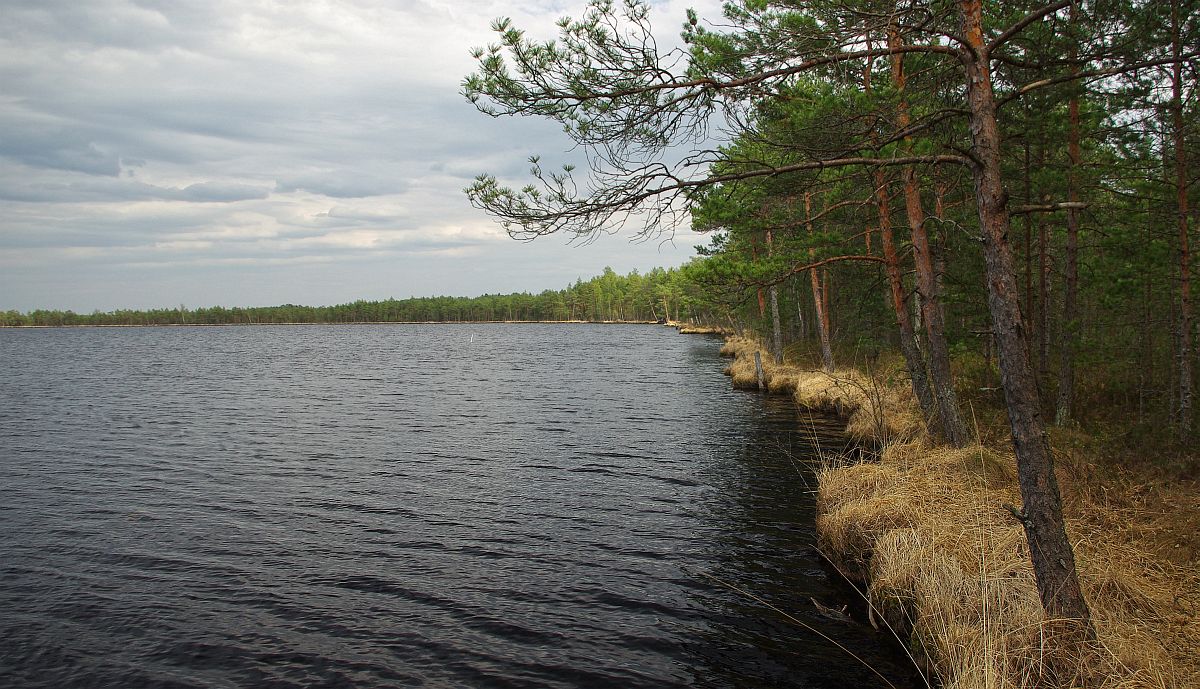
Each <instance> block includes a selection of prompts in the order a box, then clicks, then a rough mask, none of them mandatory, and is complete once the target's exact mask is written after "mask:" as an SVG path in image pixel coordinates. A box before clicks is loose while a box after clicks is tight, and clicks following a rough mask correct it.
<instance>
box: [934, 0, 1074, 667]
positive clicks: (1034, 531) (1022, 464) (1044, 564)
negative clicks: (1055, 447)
mask: <svg viewBox="0 0 1200 689" xmlns="http://www.w3.org/2000/svg"><path fill="white" fill-rule="evenodd" d="M958 6H959V11H960V17H961V20H962V34H963V41H964V45H963V46H962V52H961V53H960V57H961V59H962V62H963V66H964V67H965V70H966V75H965V76H966V87H967V105H968V108H969V126H970V130H971V142H972V149H973V151H972V152H973V154H974V155H973V159H974V163H973V165H972V175H973V177H974V182H975V200H976V204H977V206H978V211H979V224H980V229H981V230H982V232H983V250H984V260H985V264H986V275H987V286H988V290H987V291H988V310H989V311H990V312H991V316H992V329H993V331H994V332H995V338H996V345H997V350H998V353H999V358H1000V380H1001V386H1002V387H1003V389H1004V399H1005V402H1006V404H1007V407H1008V417H1009V424H1010V426H1011V428H1012V437H1013V449H1014V451H1015V453H1016V456H1017V478H1018V483H1019V484H1020V490H1021V500H1022V503H1023V507H1022V510H1021V511H1020V512H1019V513H1018V515H1019V517H1020V519H1021V522H1022V524H1023V525H1024V527H1025V535H1026V539H1027V540H1028V544H1029V556H1030V560H1031V561H1032V564H1033V572H1034V578H1035V580H1036V582H1037V587H1038V594H1039V595H1040V597H1041V601H1042V607H1043V608H1044V609H1045V612H1046V616H1047V618H1049V619H1050V620H1056V621H1057V620H1061V621H1063V623H1064V626H1063V632H1064V636H1062V637H1057V636H1054V637H1051V638H1053V639H1055V640H1056V641H1059V642H1061V643H1062V645H1059V646H1057V648H1056V649H1054V650H1056V651H1060V652H1061V651H1064V650H1067V651H1069V650H1079V649H1080V648H1081V644H1082V643H1083V642H1085V641H1087V640H1091V639H1094V638H1095V636H1096V634H1095V630H1094V628H1093V627H1092V623H1091V614H1090V612H1089V610H1088V606H1087V602H1086V601H1085V600H1084V597H1083V590H1082V588H1080V585H1079V577H1078V574H1077V573H1076V570H1075V555H1074V552H1073V551H1072V549H1071V542H1070V540H1068V538H1067V532H1066V526H1065V524H1064V522H1063V515H1062V497H1061V495H1060V493H1059V489H1058V479H1057V477H1056V476H1055V474H1054V457H1053V455H1052V454H1051V452H1050V443H1049V439H1048V438H1047V436H1046V431H1045V425H1044V423H1043V421H1042V416H1041V403H1040V400H1039V399H1038V389H1037V385H1036V382H1035V380H1034V377H1033V367H1032V366H1031V365H1030V360H1029V350H1028V348H1027V345H1026V340H1025V333H1024V322H1023V321H1022V319H1021V309H1020V297H1019V295H1020V292H1019V290H1018V288H1017V281H1016V273H1015V271H1014V265H1013V255H1012V251H1011V249H1010V247H1009V245H1008V232H1009V217H1008V209H1007V203H1008V194H1007V192H1005V190H1004V182H1003V179H1002V178H1001V166H1000V132H999V128H998V126H997V122H996V101H995V96H994V94H993V92H992V75H991V66H990V56H989V54H988V47H987V41H986V40H985V38H984V34H983V7H982V0H958ZM1052 654H1053V655H1057V656H1058V657H1059V658H1060V659H1063V656H1064V655H1069V653H1068V654H1062V655H1059V654H1058V653H1054V652H1053V651H1052Z"/></svg>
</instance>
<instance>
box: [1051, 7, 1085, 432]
mask: <svg viewBox="0 0 1200 689" xmlns="http://www.w3.org/2000/svg"><path fill="white" fill-rule="evenodd" d="M1075 12H1076V6H1075V5H1071V19H1070V21H1071V23H1072V24H1074V23H1075V22H1076V21H1077V20H1076V17H1075ZM1070 45H1071V47H1070V60H1071V63H1072V64H1071V72H1072V73H1078V72H1079V65H1078V63H1077V58H1076V56H1077V53H1078V48H1077V47H1076V45H1075V43H1074V41H1071V44H1070ZM1071 88H1072V89H1073V90H1072V93H1071V98H1070V99H1069V101H1068V104H1067V113H1068V115H1067V127H1068V129H1067V158H1068V161H1069V162H1068V166H1067V200H1068V201H1070V202H1072V203H1074V202H1076V201H1078V200H1079V164H1080V159H1081V157H1082V156H1081V154H1080V151H1079V94H1078V92H1077V90H1076V89H1077V86H1076V85H1075V84H1072V85H1071ZM1066 259H1067V265H1066V285H1065V290H1064V292H1063V320H1062V337H1061V338H1060V340H1061V344H1060V345H1059V364H1058V404H1056V405H1055V412H1054V424H1055V425H1057V426H1065V425H1067V424H1068V423H1070V422H1071V418H1072V416H1073V403H1074V399H1075V340H1076V338H1077V337H1078V333H1079V328H1078V322H1079V319H1078V314H1076V313H1075V311H1076V302H1077V301H1078V294H1079V211H1077V210H1075V208H1073V207H1072V208H1068V209H1067V255H1066Z"/></svg>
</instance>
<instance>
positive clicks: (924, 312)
mask: <svg viewBox="0 0 1200 689" xmlns="http://www.w3.org/2000/svg"><path fill="white" fill-rule="evenodd" d="M888 44H889V47H892V48H898V47H899V46H900V35H899V33H897V32H896V31H895V30H889V31H888ZM904 84H905V78H904V56H903V55H901V54H900V53H895V54H893V55H892V85H893V86H895V88H896V91H897V92H898V93H899V94H900V100H899V102H898V103H897V105H896V124H897V126H898V127H899V128H900V129H905V128H907V127H908V125H909V123H910V118H909V114H908V102H907V101H906V100H905V96H904ZM903 147H904V149H905V150H906V151H907V150H908V149H909V148H910V147H911V139H910V138H909V137H905V138H904V141H903ZM903 175H904V208H905V214H906V216H907V217H908V226H909V231H910V233H911V237H912V248H913V263H914V264H915V265H916V269H917V293H918V294H919V295H920V307H921V320H922V321H923V322H924V323H925V335H926V339H927V341H928V343H929V380H930V383H931V387H932V388H933V395H934V398H935V400H936V401H937V408H938V421H939V422H940V423H939V425H940V427H941V430H942V435H943V436H944V437H945V439H946V441H947V442H949V443H950V444H951V445H953V446H955V447H963V446H964V445H966V444H967V443H969V442H970V441H971V436H970V433H969V432H968V431H967V424H966V423H964V422H963V418H962V413H961V412H960V411H959V408H958V396H957V395H956V394H955V392H954V376H953V374H952V373H951V371H950V349H949V347H948V346H947V345H946V326H945V323H944V322H943V316H942V308H941V306H940V304H939V299H938V290H937V279H936V277H935V276H934V272H933V257H932V256H931V255H930V249H929V233H928V232H927V231H926V229H925V210H924V209H923V208H922V206H921V190H920V187H919V186H918V185H917V173H916V170H914V169H913V167H912V166H911V165H906V166H905V167H904V171H903Z"/></svg>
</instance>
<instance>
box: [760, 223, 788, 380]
mask: <svg viewBox="0 0 1200 689" xmlns="http://www.w3.org/2000/svg"><path fill="white" fill-rule="evenodd" d="M774 253H775V242H774V241H773V238H772V237H771V231H770V230H767V255H768V256H771V255H773V254H774ZM767 291H768V293H769V294H770V300H771V356H772V357H773V358H774V359H775V363H776V364H783V324H782V323H781V322H780V319H779V288H778V285H771V287H770V288H768V290H767ZM760 292H761V290H760Z"/></svg>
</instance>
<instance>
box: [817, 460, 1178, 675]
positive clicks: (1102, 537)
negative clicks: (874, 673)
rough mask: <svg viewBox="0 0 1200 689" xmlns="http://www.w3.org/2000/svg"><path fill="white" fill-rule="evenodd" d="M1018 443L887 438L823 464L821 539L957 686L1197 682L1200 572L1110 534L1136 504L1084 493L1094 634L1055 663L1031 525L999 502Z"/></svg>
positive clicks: (903, 634)
mask: <svg viewBox="0 0 1200 689" xmlns="http://www.w3.org/2000/svg"><path fill="white" fill-rule="evenodd" d="M1014 476H1015V460H1014V459H1013V457H1012V456H1011V454H1005V453H1001V452H998V451H996V450H994V449H990V448H986V447H983V446H976V447H971V448H965V449H951V448H946V447H931V446H929V445H928V444H926V443H925V442H909V443H899V444H894V445H891V446H888V447H887V448H886V449H885V450H884V451H883V454H882V456H881V459H880V462H879V463H878V464H856V465H849V466H841V467H827V468H826V469H824V470H823V471H822V472H821V474H820V477H819V479H820V488H819V497H818V515H819V516H818V518H817V531H818V538H819V546H820V548H821V550H822V552H823V553H825V554H826V556H827V557H828V558H829V559H830V561H831V562H833V563H834V564H835V566H836V567H837V568H838V569H839V570H841V571H842V572H843V573H844V574H845V575H846V576H847V577H848V578H850V579H852V580H855V581H858V582H863V583H866V585H867V588H866V590H867V597H868V600H869V603H870V605H871V608H872V610H873V611H874V614H875V617H876V618H877V619H878V620H880V621H881V622H880V623H881V624H883V623H886V624H888V625H889V626H891V627H892V628H893V630H894V631H895V632H896V633H897V635H898V636H899V637H900V638H901V639H903V640H905V641H906V643H907V646H908V648H909V649H910V650H911V651H912V652H913V654H914V656H916V657H918V658H919V659H920V660H921V663H922V664H923V665H924V666H925V667H926V668H927V671H928V672H929V674H930V676H931V677H932V678H935V679H936V680H937V682H939V683H940V684H942V685H943V686H945V687H948V688H952V689H984V688H987V689H993V688H996V689H999V688H1004V689H1008V688H1011V689H1020V688H1025V687H1029V688H1031V689H1032V688H1033V687H1045V686H1075V685H1076V684H1077V683H1081V682H1087V683H1089V685H1090V686H1095V687H1103V688H1104V689H1118V688H1120V689H1140V688H1143V687H1145V688H1151V687H1153V688H1156V689H1168V688H1169V689H1174V688H1179V689H1183V688H1184V687H1195V686H1200V628H1197V626H1196V622H1197V620H1196V617H1195V611H1194V610H1190V609H1188V606H1187V605H1186V602H1187V601H1194V600H1196V594H1197V579H1196V577H1195V575H1194V574H1193V573H1187V572H1184V571H1183V570H1181V569H1180V568H1178V567H1175V566H1171V565H1169V564H1167V563H1165V562H1163V561H1162V560H1161V559H1160V558H1155V557H1154V555H1153V554H1152V553H1151V552H1149V551H1148V550H1147V549H1146V548H1144V547H1141V546H1142V544H1141V543H1139V542H1137V541H1136V540H1135V539H1128V538H1113V537H1112V528H1113V524H1115V523H1120V522H1123V521H1126V520H1129V519H1130V518H1131V516H1132V515H1127V514H1122V513H1120V512H1119V510H1114V509H1112V508H1109V507H1106V506H1104V505H1101V504H1096V503H1095V502H1093V501H1092V500H1090V499H1086V498H1082V497H1078V496H1076V499H1075V500H1074V501H1073V504H1072V506H1071V507H1072V509H1071V515H1070V516H1069V518H1068V530H1069V532H1070V534H1071V536H1072V538H1073V539H1074V542H1075V552H1076V558H1077V560H1078V567H1079V572H1080V577H1081V580H1082V584H1083V587H1084V593H1085V595H1086V597H1087V600H1088V603H1089V605H1090V606H1091V610H1092V615H1093V618H1094V621H1095V623H1096V629H1097V634H1098V637H1099V644H1098V647H1097V648H1095V649H1090V651H1089V653H1088V655H1087V656H1086V657H1084V658H1080V659H1077V663H1076V667H1075V669H1074V670H1073V671H1071V672H1067V673H1066V674H1065V675H1064V674H1063V672H1062V671H1061V670H1059V672H1058V674H1057V675H1054V674H1053V672H1052V671H1051V669H1050V667H1049V665H1048V663H1047V654H1046V649H1047V637H1048V636H1049V635H1051V634H1053V633H1054V624H1053V623H1051V622H1048V621H1047V620H1046V619H1045V617H1044V615H1043V612H1042V607H1041V604H1040V602H1039V600H1038V596H1037V589H1036V586H1035V584H1034V580H1033V571H1032V568H1031V566H1030V564H1029V555H1028V549H1027V547H1026V542H1025V534H1024V530H1023V529H1022V528H1021V527H1020V525H1019V524H1017V523H1016V522H1015V520H1014V519H1013V518H1012V516H1011V515H1010V514H1009V513H1008V512H1007V510H1006V509H1005V508H1004V507H1003V505H1004V504H1005V503H1019V502H1020V501H1019V498H1018V496H1017V487H1016V482H1015V478H1014Z"/></svg>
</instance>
